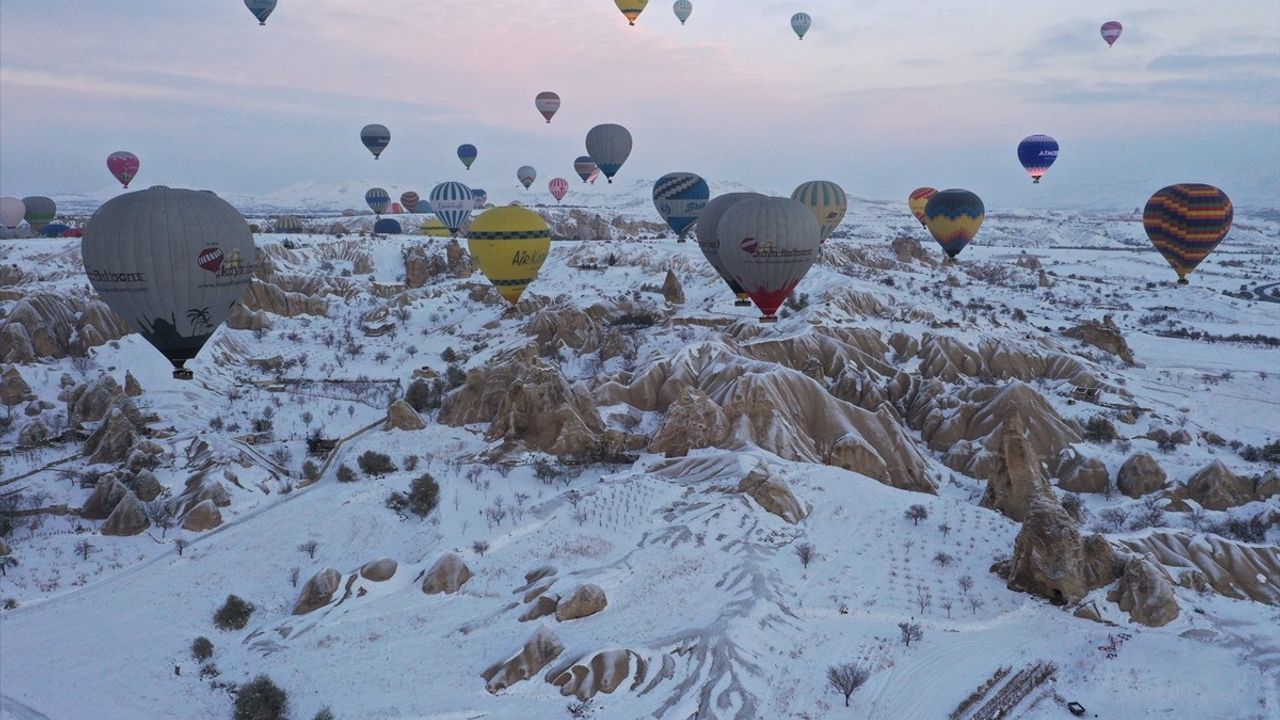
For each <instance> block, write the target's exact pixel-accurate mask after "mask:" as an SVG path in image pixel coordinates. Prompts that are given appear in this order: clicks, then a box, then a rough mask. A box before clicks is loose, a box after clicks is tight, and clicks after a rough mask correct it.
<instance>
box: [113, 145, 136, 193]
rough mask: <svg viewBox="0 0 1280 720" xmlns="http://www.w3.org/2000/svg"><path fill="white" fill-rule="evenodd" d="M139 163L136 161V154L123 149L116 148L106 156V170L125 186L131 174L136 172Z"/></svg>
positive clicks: (131, 176)
mask: <svg viewBox="0 0 1280 720" xmlns="http://www.w3.org/2000/svg"><path fill="white" fill-rule="evenodd" d="M139 165H141V163H140V162H138V156H137V155H134V154H133V153H131V152H127V151H125V150H118V151H116V152H113V153H111V154H110V155H108V156H107V170H109V171H111V174H112V175H114V176H115V178H116V180H119V181H120V184H121V185H124V186H125V187H126V188H127V187H129V182H130V181H131V180H133V176H134V175H137V174H138V167H139Z"/></svg>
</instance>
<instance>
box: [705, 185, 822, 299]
mask: <svg viewBox="0 0 1280 720" xmlns="http://www.w3.org/2000/svg"><path fill="white" fill-rule="evenodd" d="M716 235H717V236H718V237H719V239H720V261H721V262H722V263H724V268H725V270H726V271H727V272H728V273H729V274H730V275H732V276H733V279H734V280H737V281H738V284H739V285H741V286H742V289H743V290H745V291H746V292H747V295H749V296H751V301H752V302H754V303H755V304H756V307H757V308H759V309H760V312H761V313H763V316H762V317H761V318H760V322H776V313H777V312H778V308H780V307H782V303H783V302H785V301H786V299H787V298H788V297H789V296H790V295H791V293H792V291H794V290H795V288H796V286H797V285H799V284H800V281H801V280H803V279H804V276H805V274H806V273H808V272H809V268H810V267H812V266H813V261H814V260H816V259H817V258H818V248H819V246H820V245H821V244H822V237H821V230H820V229H819V228H818V221H817V220H816V219H814V217H813V213H811V212H809V208H807V207H805V206H803V205H801V204H800V203H798V202H796V201H795V200H792V199H790V198H773V197H764V198H747V199H746V200H742V201H741V202H737V203H734V204H733V205H732V206H731V207H730V208H729V209H728V210H726V211H725V213H724V217H722V218H720V223H719V225H717V226H716Z"/></svg>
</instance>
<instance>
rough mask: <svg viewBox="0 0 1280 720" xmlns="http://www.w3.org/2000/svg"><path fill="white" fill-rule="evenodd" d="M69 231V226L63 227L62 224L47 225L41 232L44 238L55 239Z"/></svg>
mask: <svg viewBox="0 0 1280 720" xmlns="http://www.w3.org/2000/svg"><path fill="white" fill-rule="evenodd" d="M70 229H71V228H70V227H69V226H67V225H63V224H62V223H49V224H48V225H45V226H44V230H43V231H41V232H42V234H43V235H44V236H45V237H49V238H56V237H62V236H63V235H65V234H66V233H67V231H69V230H70Z"/></svg>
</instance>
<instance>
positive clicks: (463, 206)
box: [431, 182, 475, 235]
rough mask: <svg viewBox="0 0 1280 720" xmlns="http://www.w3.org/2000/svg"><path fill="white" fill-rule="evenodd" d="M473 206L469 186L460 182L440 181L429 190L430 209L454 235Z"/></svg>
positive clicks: (468, 215)
mask: <svg viewBox="0 0 1280 720" xmlns="http://www.w3.org/2000/svg"><path fill="white" fill-rule="evenodd" d="M474 207H475V200H474V199H473V198H472V197H471V188H469V187H467V186H466V185H463V184H462V183H460V182H442V183H440V184H439V185H437V186H435V188H433V189H432V190H431V210H432V211H433V212H434V213H435V214H436V217H438V218H440V222H442V223H444V226H445V227H447V228H449V232H451V233H453V234H454V235H457V234H458V231H459V230H461V229H462V226H463V225H465V224H466V223H467V220H468V219H470V218H471V210H472V208H474Z"/></svg>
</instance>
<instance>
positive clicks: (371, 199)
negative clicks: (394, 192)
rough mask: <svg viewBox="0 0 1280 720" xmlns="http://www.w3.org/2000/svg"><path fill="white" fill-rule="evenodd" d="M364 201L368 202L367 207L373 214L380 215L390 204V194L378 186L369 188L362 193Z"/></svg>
mask: <svg viewBox="0 0 1280 720" xmlns="http://www.w3.org/2000/svg"><path fill="white" fill-rule="evenodd" d="M364 201H365V202H367V203H369V209H370V210H372V211H373V212H374V214H376V215H381V214H382V213H384V212H386V211H387V205H390V204H391V196H390V195H389V194H387V191H386V190H383V189H382V188H380V187H376V188H369V191H368V192H366V193H365V194H364Z"/></svg>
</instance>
